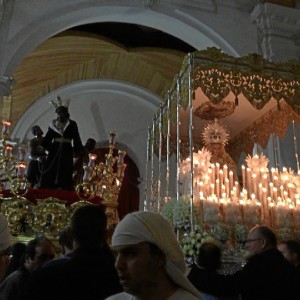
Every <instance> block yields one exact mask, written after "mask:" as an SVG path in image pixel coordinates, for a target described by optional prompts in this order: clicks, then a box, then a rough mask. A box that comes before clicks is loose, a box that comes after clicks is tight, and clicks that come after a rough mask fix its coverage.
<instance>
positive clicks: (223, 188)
mask: <svg viewBox="0 0 300 300" xmlns="http://www.w3.org/2000/svg"><path fill="white" fill-rule="evenodd" d="M299 96H300V64H299V62H298V61H289V62H286V63H282V64H275V63H271V62H269V61H267V60H265V59H263V58H262V57H261V56H259V55H256V54H253V55H248V56H246V57H239V58H234V57H231V56H229V55H227V54H224V53H222V52H221V51H220V50H218V49H216V48H209V49H207V50H204V51H198V52H195V53H192V54H189V55H188V56H187V57H186V58H185V59H184V62H183V65H182V68H181V71H180V73H179V74H178V75H177V76H176V78H175V79H174V83H173V85H172V87H171V88H170V89H169V91H168V93H167V95H166V96H165V99H164V101H163V103H162V104H161V106H160V107H159V109H158V111H157V113H156V115H155V117H154V119H153V123H152V125H151V126H150V127H149V133H148V145H147V146H148V147H147V149H148V150H147V182H146V192H145V194H146V197H145V203H144V208H145V209H146V210H151V211H158V212H160V213H161V214H162V215H164V216H165V217H166V218H167V219H168V220H169V221H170V223H171V224H172V225H173V226H174V229H175V230H177V232H178V238H179V239H180V242H181V244H182V246H183V250H184V253H185V255H186V257H194V256H195V255H196V254H197V251H198V249H199V247H200V245H201V243H202V242H203V241H206V240H214V241H216V242H218V243H221V244H223V245H230V246H228V247H227V248H226V249H227V251H231V250H232V251H233V253H234V255H240V254H241V253H240V251H238V250H237V249H240V245H242V244H243V242H244V241H245V240H246V237H247V233H248V230H249V229H250V228H251V227H252V226H254V225H256V224H265V225H268V226H270V227H271V228H272V229H274V231H275V232H276V234H277V236H278V238H279V239H287V238H296V239H300V175H299V160H298V148H297V147H298V138H297V131H298V130H297V129H298V124H299V104H300V103H299ZM288 131H289V132H291V133H292V140H291V142H290V143H289V144H288V145H287V146H286V147H287V148H288V149H289V151H290V153H292V155H290V156H291V157H290V158H291V160H292V161H293V162H292V164H291V165H290V166H284V165H282V162H281V158H280V151H282V150H281V149H280V145H279V144H280V140H281V139H283V138H284V137H285V136H286V133H287V132H288ZM266 149H268V154H269V156H267V154H266ZM285 151H286V150H285ZM228 249H231V250H228ZM237 253H238V254H237Z"/></svg>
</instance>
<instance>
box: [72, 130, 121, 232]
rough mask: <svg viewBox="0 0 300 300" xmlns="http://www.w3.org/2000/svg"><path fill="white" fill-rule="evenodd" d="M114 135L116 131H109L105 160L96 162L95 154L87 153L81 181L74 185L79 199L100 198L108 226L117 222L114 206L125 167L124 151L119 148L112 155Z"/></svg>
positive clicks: (116, 203)
mask: <svg viewBox="0 0 300 300" xmlns="http://www.w3.org/2000/svg"><path fill="white" fill-rule="evenodd" d="M115 137H116V133H115V132H110V142H109V152H108V153H107V154H105V162H100V163H97V164H96V159H97V155H96V154H89V163H88V165H87V166H84V175H83V183H81V184H78V185H77V186H76V192H77V194H78V196H79V198H80V199H82V200H87V199H92V198H95V197H100V198H101V199H102V202H101V204H102V205H104V206H105V208H106V214H107V217H108V220H109V224H108V227H109V228H110V227H111V226H113V225H115V224H117V223H118V214H117V209H116V208H117V206H118V196H119V192H120V189H121V186H122V182H123V178H124V171H125V168H126V164H125V163H124V157H125V155H126V152H125V151H121V150H119V151H118V155H114V149H115Z"/></svg>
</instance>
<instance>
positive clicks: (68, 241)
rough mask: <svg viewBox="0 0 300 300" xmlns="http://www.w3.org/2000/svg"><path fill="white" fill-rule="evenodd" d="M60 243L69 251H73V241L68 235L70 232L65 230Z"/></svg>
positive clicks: (59, 239)
mask: <svg viewBox="0 0 300 300" xmlns="http://www.w3.org/2000/svg"><path fill="white" fill-rule="evenodd" d="M58 243H59V244H60V245H61V246H66V247H67V248H68V249H71V250H72V249H73V241H72V239H70V237H69V235H68V230H67V228H65V229H64V230H63V231H62V232H61V233H60V235H59V238H58Z"/></svg>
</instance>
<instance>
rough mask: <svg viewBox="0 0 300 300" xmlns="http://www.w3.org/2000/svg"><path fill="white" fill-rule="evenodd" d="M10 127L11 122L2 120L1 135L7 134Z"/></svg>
mask: <svg viewBox="0 0 300 300" xmlns="http://www.w3.org/2000/svg"><path fill="white" fill-rule="evenodd" d="M10 126H11V122H9V121H6V120H2V133H3V134H6V135H7V134H8V133H9V128H10Z"/></svg>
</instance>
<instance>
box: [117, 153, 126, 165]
mask: <svg viewBox="0 0 300 300" xmlns="http://www.w3.org/2000/svg"><path fill="white" fill-rule="evenodd" d="M125 154H126V151H121V150H119V151H118V164H123V163H124V157H125Z"/></svg>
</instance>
